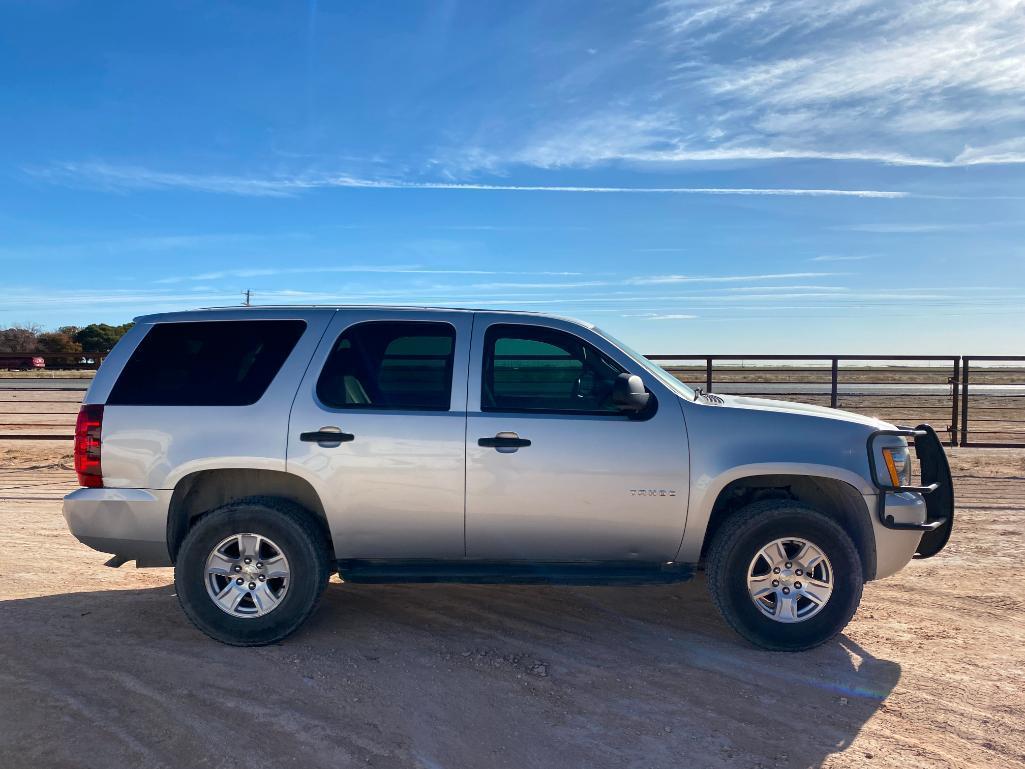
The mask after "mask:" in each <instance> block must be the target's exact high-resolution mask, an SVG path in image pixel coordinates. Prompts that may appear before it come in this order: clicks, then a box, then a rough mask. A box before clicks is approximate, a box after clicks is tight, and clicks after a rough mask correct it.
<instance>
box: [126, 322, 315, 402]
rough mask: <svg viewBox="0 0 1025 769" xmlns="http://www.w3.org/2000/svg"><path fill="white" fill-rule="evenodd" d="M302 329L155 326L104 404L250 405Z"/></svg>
mask: <svg viewBox="0 0 1025 769" xmlns="http://www.w3.org/2000/svg"><path fill="white" fill-rule="evenodd" d="M305 328H306V323H305V322H304V321H301V320H222V321H210V322H196V323H158V324H157V325H155V326H153V328H151V329H150V330H149V333H147V334H146V337H145V338H144V339H143V340H142V342H140V343H139V346H138V347H137V348H136V350H135V352H134V353H133V354H132V357H131V359H130V360H129V361H128V363H127V364H126V365H125V368H124V370H123V371H122V372H121V376H119V377H118V380H117V383H116V384H115V385H114V389H113V390H112V391H111V393H110V398H108V401H107V402H108V403H110V404H112V405H120V406H142V405H146V406H247V405H249V404H252V403H256V401H258V400H260V398H261V396H263V393H264V391H266V389H267V387H268V386H269V385H270V383H271V380H273V379H274V376H275V375H276V374H277V373H278V369H280V368H281V365H282V364H283V363H284V362H285V358H287V357H288V354H289V353H290V352H291V351H292V348H293V347H295V343H296V342H298V341H299V337H300V336H302V333H303V330H304V329H305Z"/></svg>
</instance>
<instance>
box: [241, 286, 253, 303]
mask: <svg viewBox="0 0 1025 769" xmlns="http://www.w3.org/2000/svg"><path fill="white" fill-rule="evenodd" d="M251 293H252V292H251V291H250V290H249V289H248V288H247V289H246V290H245V291H243V292H242V296H244V297H245V298H246V300H245V301H244V302H242V306H243V307H249V305H250V301H249V300H250V298H251V297H250V294H251Z"/></svg>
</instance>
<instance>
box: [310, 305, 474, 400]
mask: <svg viewBox="0 0 1025 769" xmlns="http://www.w3.org/2000/svg"><path fill="white" fill-rule="evenodd" d="M455 343H456V331H455V329H454V328H453V327H452V326H450V325H449V324H448V323H435V322H415V321H414V322H401V321H370V322H367V323H357V324H356V325H354V326H350V327H349V328H347V329H346V330H345V331H343V332H342V334H341V336H339V337H338V340H337V341H336V342H335V345H334V347H333V348H332V350H331V353H330V354H329V355H328V358H327V361H326V362H325V363H324V369H323V371H321V374H320V379H318V380H317V397H318V398H319V399H320V401H321V403H323V404H324V405H325V406H327V407H328V408H335V409H351V408H361V409H398V410H410V411H447V410H448V408H449V402H450V401H451V398H452V364H453V361H454V359H455Z"/></svg>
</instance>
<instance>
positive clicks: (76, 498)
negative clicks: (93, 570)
mask: <svg viewBox="0 0 1025 769" xmlns="http://www.w3.org/2000/svg"><path fill="white" fill-rule="evenodd" d="M170 503H171V491H170V490H166V491H161V490H148V489H78V491H73V492H71V493H70V494H68V495H67V496H66V497H64V520H66V521H67V522H68V528H69V529H70V530H71V533H72V534H74V535H75V538H76V539H77V540H78V541H79V542H81V543H82V544H84V545H88V546H89V547H91V548H92V549H93V550H99V551H100V552H101V553H111V554H113V555H115V556H118V557H119V558H121V559H122V560H124V561H135V562H136V564H137V565H138V566H170V565H171V558H170V556H169V555H168V552H167V510H168V508H169V507H170Z"/></svg>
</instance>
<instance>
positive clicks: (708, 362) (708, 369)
mask: <svg viewBox="0 0 1025 769" xmlns="http://www.w3.org/2000/svg"><path fill="white" fill-rule="evenodd" d="M705 392H706V393H710V392H712V359H711V358H705Z"/></svg>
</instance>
